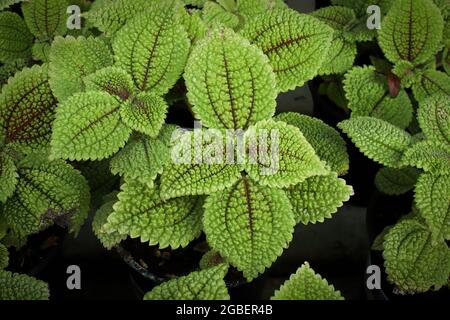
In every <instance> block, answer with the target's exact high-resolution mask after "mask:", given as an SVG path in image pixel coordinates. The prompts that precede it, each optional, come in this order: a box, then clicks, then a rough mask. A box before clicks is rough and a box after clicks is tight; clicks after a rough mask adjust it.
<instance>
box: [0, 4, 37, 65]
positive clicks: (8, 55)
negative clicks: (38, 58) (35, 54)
mask: <svg viewBox="0 0 450 320" xmlns="http://www.w3.org/2000/svg"><path fill="white" fill-rule="evenodd" d="M32 45H33V35H32V34H31V33H30V31H28V28H27V26H26V24H25V22H24V21H23V20H22V18H21V17H20V16H19V15H18V14H16V13H13V12H1V13H0V61H1V62H7V61H11V60H15V59H19V58H28V57H30V56H31V46H32Z"/></svg>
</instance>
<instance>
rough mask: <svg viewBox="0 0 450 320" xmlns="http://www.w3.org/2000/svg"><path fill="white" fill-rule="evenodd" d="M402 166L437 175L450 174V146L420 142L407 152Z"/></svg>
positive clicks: (426, 141)
mask: <svg viewBox="0 0 450 320" xmlns="http://www.w3.org/2000/svg"><path fill="white" fill-rule="evenodd" d="M402 164H404V165H409V166H413V167H417V168H420V169H423V170H425V171H426V172H431V173H435V174H447V173H448V174H450V145H445V144H441V143H436V142H433V141H428V140H425V141H420V142H418V143H415V144H414V145H413V146H412V147H411V148H409V149H408V150H406V152H405V154H404V155H403V158H402Z"/></svg>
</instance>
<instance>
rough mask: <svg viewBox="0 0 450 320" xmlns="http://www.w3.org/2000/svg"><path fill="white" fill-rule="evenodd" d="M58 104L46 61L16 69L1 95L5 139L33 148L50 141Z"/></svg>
mask: <svg viewBox="0 0 450 320" xmlns="http://www.w3.org/2000/svg"><path fill="white" fill-rule="evenodd" d="M55 107H56V99H55V98H54V97H53V95H52V91H51V89H50V86H49V83H48V68H47V66H46V65H43V66H37V65H36V66H33V67H32V68H25V69H23V70H22V71H20V72H18V73H16V75H15V76H14V77H13V78H10V79H9V81H8V84H6V85H5V86H4V87H3V89H2V93H1V95H0V124H1V125H2V127H3V128H4V130H5V138H6V143H12V144H14V145H16V146H20V147H22V148H28V149H30V150H31V149H34V148H39V147H42V146H45V145H47V143H48V141H49V140H50V135H51V125H52V121H53V119H54V117H55V115H54V114H55Z"/></svg>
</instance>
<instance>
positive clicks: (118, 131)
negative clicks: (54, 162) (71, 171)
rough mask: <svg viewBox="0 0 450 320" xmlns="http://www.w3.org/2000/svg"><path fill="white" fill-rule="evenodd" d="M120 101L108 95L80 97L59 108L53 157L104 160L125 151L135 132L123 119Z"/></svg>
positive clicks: (79, 94) (93, 94) (97, 93)
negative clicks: (121, 117)
mask: <svg viewBox="0 0 450 320" xmlns="http://www.w3.org/2000/svg"><path fill="white" fill-rule="evenodd" d="M119 109H120V101H119V100H117V99H116V98H114V97H112V96H110V95H109V94H107V93H104V92H100V91H90V92H82V93H77V94H75V95H73V96H72V97H70V98H69V99H67V100H66V101H65V102H63V103H61V104H59V105H58V108H57V112H56V120H55V122H54V124H53V136H52V141H51V144H52V155H53V156H54V157H61V158H64V159H70V160H101V159H105V158H108V157H109V156H111V155H112V154H114V153H116V152H117V151H118V150H119V149H120V148H122V147H123V146H124V145H125V143H126V141H127V140H128V138H129V136H130V133H131V129H129V128H128V127H127V126H126V125H125V124H124V123H122V120H121V119H120V112H119Z"/></svg>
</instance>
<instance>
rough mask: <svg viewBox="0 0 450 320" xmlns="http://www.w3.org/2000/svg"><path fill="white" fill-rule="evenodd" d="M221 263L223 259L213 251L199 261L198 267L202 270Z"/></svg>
mask: <svg viewBox="0 0 450 320" xmlns="http://www.w3.org/2000/svg"><path fill="white" fill-rule="evenodd" d="M222 263H224V259H223V258H222V257H221V256H220V254H219V253H217V252H216V251H214V250H209V251H208V252H206V253H205V254H204V255H203V256H202V258H201V259H200V262H199V267H200V269H202V270H204V269H209V268H212V267H215V266H217V265H219V264H222Z"/></svg>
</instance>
